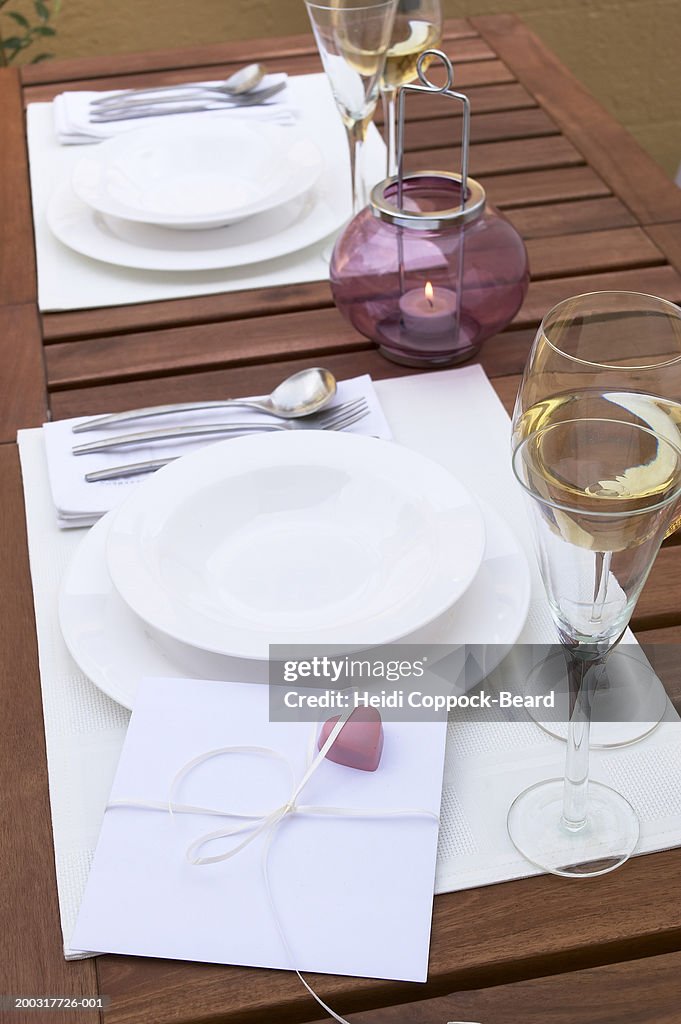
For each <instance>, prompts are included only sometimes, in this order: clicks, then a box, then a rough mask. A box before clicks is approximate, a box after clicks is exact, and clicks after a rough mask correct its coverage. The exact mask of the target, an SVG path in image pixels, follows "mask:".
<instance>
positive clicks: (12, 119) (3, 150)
mask: <svg viewBox="0 0 681 1024" xmlns="http://www.w3.org/2000/svg"><path fill="white" fill-rule="evenodd" d="M0 125H2V145H0V224H1V225H2V239H1V244H0V302H2V303H3V304H4V305H18V304H20V303H22V302H35V301H36V297H37V279H36V271H35V253H34V250H33V217H32V213H31V195H30V187H29V178H28V157H27V153H26V139H25V134H24V119H23V109H22V98H21V86H20V81H19V75H18V73H17V72H16V71H15V70H11V69H9V68H0Z"/></svg>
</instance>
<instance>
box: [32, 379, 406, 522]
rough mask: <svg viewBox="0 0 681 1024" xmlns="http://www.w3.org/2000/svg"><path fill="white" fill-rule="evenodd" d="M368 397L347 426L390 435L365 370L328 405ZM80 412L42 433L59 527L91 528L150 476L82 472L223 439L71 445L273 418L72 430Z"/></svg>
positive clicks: (231, 414) (160, 419)
mask: <svg viewBox="0 0 681 1024" xmlns="http://www.w3.org/2000/svg"><path fill="white" fill-rule="evenodd" d="M360 397H364V398H366V401H367V404H368V406H369V415H368V416H366V417H365V418H364V419H362V420H359V421H358V422H357V423H355V424H354V425H353V426H351V427H348V428H347V430H348V432H349V433H353V434H369V435H371V436H373V437H383V438H387V439H388V440H389V439H390V438H391V437H392V434H391V432H390V428H389V426H388V424H387V421H386V419H385V416H384V415H383V410H382V409H381V406H380V404H379V401H378V398H377V397H376V392H375V390H374V386H373V383H372V381H371V377H369V375H368V374H365V375H364V376H362V377H355V378H353V379H352V380H345V381H340V382H339V384H338V390H337V392H336V396H335V398H334V400H333V402H332V403H331V404H330V405H329V408H330V409H331V408H333V407H334V406H335V405H339V404H340V403H341V402H349V401H352V400H353V399H355V398H360ZM90 418H91V417H89V416H84V417H80V418H76V419H70V420H58V421H57V422H56V423H45V424H44V426H43V435H44V437H45V448H46V452H47V466H48V472H49V476H50V488H51V491H52V500H53V502H54V506H55V509H56V512H57V519H58V522H59V525H60V526H61V527H62V528H64V529H67V528H69V527H75V526H91V525H92V524H93V523H94V522H96V521H97V520H98V519H99V518H100V516H103V515H104V513H105V512H109V511H110V510H111V509H112V508H117V507H118V505H120V504H121V502H122V501H123V500H124V499H125V498H126V497H127V496H128V494H130V488H132V487H138V486H139V484H140V483H141V482H142V481H144V480H146V479H147V478H148V474H143V475H142V476H137V477H127V478H124V479H121V480H102V481H99V482H98V483H87V481H86V480H85V474H86V473H90V472H93V471H94V470H98V469H106V468H107V467H110V466H111V467H113V466H126V465H129V464H130V463H135V462H146V461H147V460H148V459H161V458H172V457H175V456H180V455H187V454H188V453H189V452H192V451H196V450H197V449H198V448H201V447H204V446H205V445H206V444H211V443H214V442H216V441H224V440H225V436H224V435H223V436H215V437H212V438H209V439H206V438H201V439H199V440H191V439H189V440H179V441H178V440H176V441H171V442H166V443H163V442H154V443H153V444H151V445H147V446H145V447H139V448H119V449H115V450H113V451H106V452H98V453H97V454H94V455H73V454H72V448H73V446H74V445H78V444H86V443H88V442H89V441H98V440H100V439H104V438H110V437H116V436H122V435H124V434H135V433H141V432H142V431H145V430H153V429H155V428H157V427H166V426H170V427H172V426H177V427H179V426H183V425H186V424H188V423H232V422H233V423H267V422H269V423H271V422H272V417H271V416H267V415H265V414H263V413H258V412H256V410H254V409H243V408H242V409H239V408H232V409H229V408H227V409H212V410H206V411H203V412H202V411H200V410H198V411H196V412H187V413H175V414H173V415H171V416H157V417H154V418H153V419H146V420H135V421H131V422H130V423H121V424H120V425H119V426H117V427H115V428H114V427H110V428H109V429H108V430H103V429H100V430H88V431H87V432H85V433H82V434H74V433H73V430H72V427H73V425H74V424H75V423H80V422H82V421H83V420H87V419H90Z"/></svg>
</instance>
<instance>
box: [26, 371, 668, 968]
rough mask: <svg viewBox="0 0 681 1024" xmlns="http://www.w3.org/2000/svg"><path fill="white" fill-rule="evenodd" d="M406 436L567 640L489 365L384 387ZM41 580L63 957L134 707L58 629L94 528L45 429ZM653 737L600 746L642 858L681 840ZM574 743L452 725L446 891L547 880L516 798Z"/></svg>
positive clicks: (33, 476) (35, 570)
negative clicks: (632, 811)
mask: <svg viewBox="0 0 681 1024" xmlns="http://www.w3.org/2000/svg"><path fill="white" fill-rule="evenodd" d="M375 386H376V391H377V394H378V397H379V399H380V401H381V404H382V406H383V409H384V411H385V414H386V418H387V420H388V423H389V424H390V427H391V428H392V430H393V432H394V435H395V440H396V441H398V442H401V443H403V444H405V445H408V446H409V447H411V448H414V449H416V450H418V451H421V452H423V454H425V455H428V456H430V457H431V458H434V459H436V460H437V461H439V462H442V463H443V464H444V465H445V466H448V467H449V468H450V469H451V470H452V472H454V473H455V474H456V475H457V476H458V477H459V478H460V479H461V480H463V481H464V482H465V483H466V484H468V486H469V487H470V488H471V489H472V490H474V491H475V492H476V493H477V494H479V495H480V497H482V498H484V499H486V500H487V501H488V502H490V504H492V505H493V506H494V507H495V508H496V509H497V510H498V511H500V512H501V514H502V515H503V516H504V518H505V519H506V521H507V522H508V523H509V525H510V526H511V527H512V528H513V529H514V530H515V532H516V535H517V537H518V539H519V540H520V542H521V543H522V545H523V547H524V548H525V549H526V550H527V553H528V557H529V558H530V565H531V568H532V588H533V600H532V604H531V607H530V614H529V616H528V620H527V623H526V625H525V628H524V630H523V633H522V635H521V641H523V642H526V643H533V642H535V643H540V642H549V643H550V642H553V641H554V639H555V633H554V630H553V627H552V624H551V620H550V617H549V613H548V609H547V605H546V601H545V598H544V591H543V587H542V584H541V580H540V578H539V574H538V571H537V568H536V562H535V559H534V555H533V553H532V548H531V541H530V538H529V535H528V530H527V520H526V516H525V510H524V507H523V503H522V499H521V495H520V493H519V488H518V487H517V484H516V483H515V481H514V480H513V477H512V473H511V470H510V458H509V450H508V433H509V424H508V417H507V415H506V413H505V411H504V409H503V407H502V406H501V404H500V402H499V400H498V398H497V396H496V393H495V392H494V390H493V388H492V386H491V385H490V383H489V381H488V380H487V378H486V377H485V375H484V373H483V371H482V370H481V368H480V367H478V366H472V367H466V368H464V369H460V370H449V371H444V372H441V373H434V374H427V375H419V376H414V377H403V378H398V379H395V380H387V381H379V382H377V383H376V385H375ZM19 447H20V452H21V464H22V472H23V478H24V493H25V499H26V517H27V524H28V541H29V553H30V560H31V576H32V579H33V590H34V602H35V611H36V622H37V629H38V648H39V655H40V675H41V684H42V693H43V710H44V719H45V733H46V742H47V758H48V769H49V784H50V800H51V806H52V828H53V836H54V844H55V861H56V868H57V886H58V890H59V905H60V910H61V920H62V930H63V935H64V950H65V955H66V956H67V957H73V956H79V955H81V954H79V953H78V952H77V951H73V950H71V949H70V947H69V936H70V935H71V932H72V930H73V925H74V923H75V919H76V915H77V913H78V907H79V905H80V899H81V896H82V892H83V888H84V885H85V880H86V877H87V872H88V868H89V865H90V862H91V858H92V855H93V852H94V847H95V844H96V841H97V834H98V830H99V824H100V821H101V818H102V815H103V811H104V806H105V803H106V800H107V797H108V792H109V787H110V784H111V780H112V777H113V773H114V770H115V766H116V762H117V757H118V753H119V750H120V747H121V744H122V741H123V737H124V735H125V729H126V725H127V721H128V713H127V712H126V711H125V710H124V709H123V708H121V707H120V706H119V705H117V704H116V703H114V702H113V701H111V700H109V699H108V698H107V697H105V696H104V695H103V694H102V693H101V692H100V691H99V690H98V689H97V688H96V687H95V686H94V685H93V684H92V683H90V681H89V680H88V679H86V678H85V676H84V675H83V674H82V673H81V672H80V671H79V669H78V668H77V666H76V665H75V664H74V662H73V660H72V659H71V657H70V656H69V654H68V652H67V650H66V648H65V646H64V642H63V640H62V637H61V633H60V631H59V624H58V621H57V595H58V588H59V582H60V579H61V576H62V573H63V572H64V569H65V567H66V565H67V564H68V561H69V558H70V557H71V554H72V553H73V551H74V550H75V547H76V546H77V544H78V543H79V539H80V537H81V536H82V531H81V530H67V531H64V530H59V528H58V527H57V524H56V520H55V515H54V510H53V508H52V503H51V499H50V490H49V484H48V479H47V470H46V464H45V452H44V446H43V438H42V431H40V430H29V431H22V432H21V434H20V435H19ZM670 717H671V718H673V719H674V720H671V721H668V722H664V723H662V725H660V726H659V727H658V728H657V729H656V730H655V732H653V733H652V734H651V735H650V736H649V737H648V738H646V739H645V740H642V741H641V742H640V743H637V744H635V745H634V746H631V747H628V748H624V749H621V750H614V751H594V752H593V754H592V759H591V764H592V773H593V777H594V778H596V779H600V780H602V781H604V782H606V783H610V784H611V785H613V786H614V787H615V788H617V789H619V790H620V791H621V792H622V793H623V794H624V795H625V796H626V797H627V798H628V799H629V800H630V801H631V802H632V804H633V805H634V807H635V808H636V810H637V812H638V813H639V815H640V817H641V824H642V829H641V841H640V844H639V847H638V852H640V853H647V852H651V851H653V850H660V849H666V848H669V847H672V846H677V845H681V742H680V741H681V723H680V722H679V721H678V718H676V716H675V715H674V714H670ZM564 758H565V745H564V744H563V743H561V742H560V741H559V740H556V739H553V738H552V737H550V736H548V735H547V734H546V733H544V732H543V731H542V730H541V729H540V728H539V727H538V726H536V725H534V724H533V723H531V722H527V723H523V722H515V723H511V722H509V723H502V722H491V721H490V722H476V721H470V720H469V719H467V718H466V716H465V714H457V715H456V716H454V717H453V718H452V719H451V720H450V723H449V728H448V745H447V759H446V765H445V779H444V790H443V798H442V822H441V827H440V842H439V859H438V870H437V877H436V892H447V891H453V890H457V889H466V888H471V887H472V886H477V885H487V884H490V883H492V882H499V881H503V880H506V879H511V878H520V877H523V876H526V875H531V874H537V873H539V872H538V871H535V870H534V869H533V868H532V867H531V865H529V864H528V863H527V862H526V861H525V860H524V859H523V858H522V857H521V856H520V855H519V854H518V853H517V852H516V850H515V849H514V847H513V846H512V844H511V842H510V840H509V838H508V836H507V833H506V813H507V810H508V807H509V805H510V804H511V803H512V801H513V799H514V798H515V797H516V796H517V794H518V793H519V792H520V791H521V790H522V789H524V788H525V787H526V786H528V785H530V784H532V783H533V782H537V781H539V780H540V779H542V778H549V777H555V776H560V775H562V772H563V767H564Z"/></svg>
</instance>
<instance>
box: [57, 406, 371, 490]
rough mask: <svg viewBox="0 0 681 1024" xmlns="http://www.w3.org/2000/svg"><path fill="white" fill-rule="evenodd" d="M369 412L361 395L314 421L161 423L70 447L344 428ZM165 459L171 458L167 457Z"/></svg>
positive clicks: (156, 462) (88, 451) (89, 449)
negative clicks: (170, 425) (219, 435)
mask: <svg viewBox="0 0 681 1024" xmlns="http://www.w3.org/2000/svg"><path fill="white" fill-rule="evenodd" d="M368 415H369V406H368V405H367V401H366V399H365V398H357V399H355V400H354V401H352V402H345V403H344V404H343V405H339V406H336V407H335V408H333V409H328V410H327V411H325V412H322V413H319V415H318V416H316V417H315V419H314V421H313V420H312V419H311V418H308V419H307V420H305V421H301V420H286V421H284V422H283V423H275V422H263V423H212V424H209V423H199V424H190V425H188V426H185V427H164V428H161V429H159V430H149V431H144V432H143V433H140V434H125V435H122V436H119V437H110V438H105V439H104V440H101V441H90V442H88V444H79V445H75V447H73V448H72V449H71V451H72V454H73V455H93V454H96V453H97V452H101V451H109V450H111V449H118V448H134V447H138V446H145V445H147V444H152V443H153V442H154V441H173V440H180V439H182V438H188V437H210V436H211V435H215V434H222V435H224V434H236V435H240V434H258V433H261V432H271V431H281V430H344V429H345V428H346V427H351V426H353V425H354V424H355V423H358V422H359V421H360V420H362V419H364V418H365V417H366V416H368ZM167 461H168V462H172V461H173V460H172V459H171V458H169V459H168V460H167ZM161 464H163V465H164V464H165V461H164V460H162V459H153V460H150V463H149V466H150V470H152V469H158V468H159V467H160V465H161ZM145 465H147V463H135V464H133V466H117V467H113V468H112V469H109V470H98V471H97V472H96V473H90V474H87V475H86V477H85V479H86V480H88V481H89V480H90V479H95V480H103V479H104V480H106V479H114V477H113V476H108V475H107V476H102V475H101V474H109V473H112V474H115V475H118V471H119V470H125V471H126V472H125V473H124V474H122V475H125V476H135V475H136V473H138V472H146V471H147V470H145V469H142V468H139V467H143V466H145Z"/></svg>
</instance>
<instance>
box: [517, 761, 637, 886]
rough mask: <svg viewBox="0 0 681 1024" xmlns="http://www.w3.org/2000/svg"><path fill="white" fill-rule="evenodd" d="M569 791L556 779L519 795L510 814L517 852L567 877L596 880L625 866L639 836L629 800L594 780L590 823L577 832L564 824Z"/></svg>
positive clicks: (590, 789) (589, 803)
mask: <svg viewBox="0 0 681 1024" xmlns="http://www.w3.org/2000/svg"><path fill="white" fill-rule="evenodd" d="M563 788H564V781H563V779H550V780H548V781H547V782H538V783H537V784H536V785H535V786H531V787H530V788H529V789H526V790H525V792H524V793H521V794H520V796H518V797H516V799H515V800H514V801H513V803H512V804H511V808H510V810H509V812H508V834H509V835H510V837H511V840H512V841H513V845H514V846H515V847H516V849H517V850H518V851H519V852H520V853H522V855H523V857H525V858H526V859H527V860H529V861H530V862H531V863H532V864H535V865H536V866H537V867H539V868H542V869H543V870H544V871H549V872H551V874H553V875H560V876H561V877H562V878H592V877H594V876H595V875H605V874H607V873H608V872H609V871H614V870H615V868H618V867H619V866H620V865H621V864H624V862H625V860H627V859H628V858H629V857H630V856H631V854H632V853H633V851H634V849H635V847H636V843H637V842H638V835H639V823H638V818H637V816H636V812H635V811H634V809H633V807H632V806H631V804H630V803H629V801H628V800H625V799H624V797H623V796H621V795H620V794H619V793H616V792H615V790H614V789H610V787H609V786H604V785H602V784H601V783H600V782H590V783H589V800H588V809H587V821H586V824H585V825H584V826H583V827H582V828H581V829H579V830H576V831H571V830H569V829H568V828H566V827H565V825H563V823H562V814H563Z"/></svg>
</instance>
